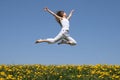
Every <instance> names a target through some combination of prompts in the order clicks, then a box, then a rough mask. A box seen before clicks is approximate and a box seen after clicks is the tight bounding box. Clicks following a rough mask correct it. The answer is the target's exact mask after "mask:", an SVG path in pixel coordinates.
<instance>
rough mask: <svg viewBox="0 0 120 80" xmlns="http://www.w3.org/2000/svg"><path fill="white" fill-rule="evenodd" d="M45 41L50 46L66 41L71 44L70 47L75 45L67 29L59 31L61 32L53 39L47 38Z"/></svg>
mask: <svg viewBox="0 0 120 80" xmlns="http://www.w3.org/2000/svg"><path fill="white" fill-rule="evenodd" d="M47 40H48V41H49V42H48V43H50V44H53V43H56V42H58V41H60V40H66V41H70V42H72V43H71V45H76V41H75V40H74V39H73V38H72V37H70V35H69V30H67V29H61V31H60V32H59V34H58V35H57V36H56V37H55V38H48V39H47Z"/></svg>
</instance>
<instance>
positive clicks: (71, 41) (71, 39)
mask: <svg viewBox="0 0 120 80" xmlns="http://www.w3.org/2000/svg"><path fill="white" fill-rule="evenodd" d="M66 39H67V40H68V41H67V43H68V44H70V45H76V44H77V42H76V41H75V40H74V39H73V38H72V37H70V36H69V37H67V38H66Z"/></svg>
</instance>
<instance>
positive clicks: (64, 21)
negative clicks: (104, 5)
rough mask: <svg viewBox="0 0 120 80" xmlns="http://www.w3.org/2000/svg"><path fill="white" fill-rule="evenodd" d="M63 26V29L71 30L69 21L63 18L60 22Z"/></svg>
mask: <svg viewBox="0 0 120 80" xmlns="http://www.w3.org/2000/svg"><path fill="white" fill-rule="evenodd" d="M60 23H61V26H62V28H63V29H68V30H69V20H68V19H66V18H62V20H60Z"/></svg>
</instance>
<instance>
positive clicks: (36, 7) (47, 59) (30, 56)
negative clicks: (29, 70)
mask: <svg viewBox="0 0 120 80" xmlns="http://www.w3.org/2000/svg"><path fill="white" fill-rule="evenodd" d="M119 4H120V0H54V1H50V0H0V64H120V58H119V57H120V5H119ZM44 7H48V8H50V9H51V10H52V11H54V12H55V11H58V10H64V11H65V12H66V13H67V14H68V13H69V12H70V10H72V9H74V10H75V12H74V14H73V16H72V18H71V20H70V35H71V36H72V37H73V38H74V39H75V40H76V41H77V45H76V46H69V45H57V44H51V45H49V44H47V43H42V44H34V42H35V40H37V39H40V38H50V37H55V36H56V35H57V34H58V33H59V31H60V26H59V24H58V23H57V22H56V21H55V19H54V17H53V16H51V15H50V14H49V13H47V12H45V11H44V10H43V8H44Z"/></svg>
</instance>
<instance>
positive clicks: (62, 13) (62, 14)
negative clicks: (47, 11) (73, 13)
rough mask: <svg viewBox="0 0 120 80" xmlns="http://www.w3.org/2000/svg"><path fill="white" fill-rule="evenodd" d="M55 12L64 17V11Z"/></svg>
mask: <svg viewBox="0 0 120 80" xmlns="http://www.w3.org/2000/svg"><path fill="white" fill-rule="evenodd" d="M56 14H57V15H58V16H60V17H66V16H67V15H66V13H65V12H64V11H58V12H57V13H56Z"/></svg>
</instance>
